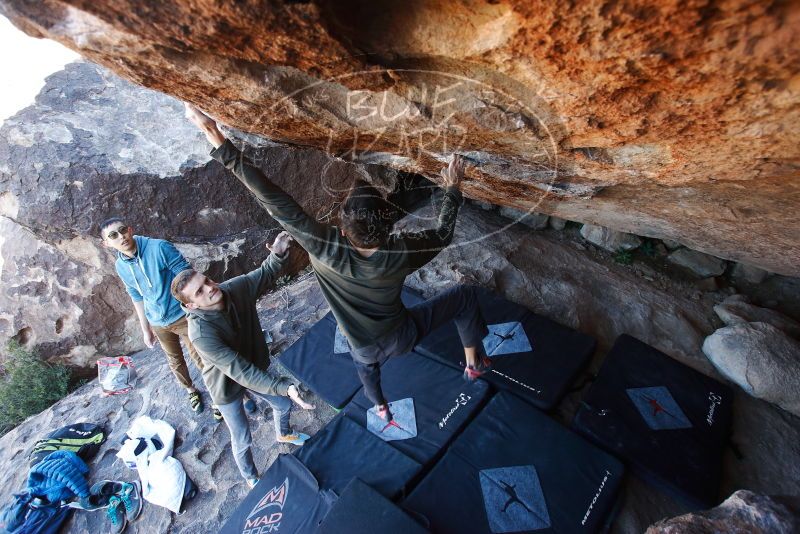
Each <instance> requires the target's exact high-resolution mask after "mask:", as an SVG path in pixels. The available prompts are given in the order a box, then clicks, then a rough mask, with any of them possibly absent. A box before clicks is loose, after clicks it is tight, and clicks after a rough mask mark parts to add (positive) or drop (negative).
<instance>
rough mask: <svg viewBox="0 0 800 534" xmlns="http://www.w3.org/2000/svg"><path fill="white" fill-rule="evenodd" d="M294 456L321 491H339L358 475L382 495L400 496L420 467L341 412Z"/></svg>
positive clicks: (390, 497)
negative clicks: (311, 475)
mask: <svg viewBox="0 0 800 534" xmlns="http://www.w3.org/2000/svg"><path fill="white" fill-rule="evenodd" d="M294 455H295V456H297V458H298V459H299V460H300V461H301V462H302V463H303V465H305V466H306V467H307V468H308V470H309V471H310V472H311V473H312V474H313V475H314V477H315V478H316V479H317V480H318V481H319V487H320V488H322V489H323V490H331V491H333V492H335V493H336V494H337V495H338V494H339V493H341V492H342V491H343V490H344V488H345V487H346V486H347V484H348V483H349V482H350V481H351V480H352V479H353V478H359V479H361V480H362V481H364V482H365V483H367V484H369V485H370V486H371V487H372V488H374V489H375V490H376V491H378V492H379V493H380V494H381V495H383V496H385V497H387V498H389V499H394V498H397V497H398V496H400V495H402V494H403V493H404V492H405V490H406V488H407V487H408V486H409V484H410V482H411V481H412V480H413V479H414V478H415V477H416V476H417V475H418V474H419V473H420V471H421V469H422V466H421V465H420V464H419V463H418V462H417V461H415V460H413V459H411V458H409V457H407V456H405V455H404V454H403V453H401V452H400V451H398V450H397V449H395V448H394V447H392V446H390V445H389V444H388V443H386V442H384V441H382V440H381V439H379V438H377V437H376V436H374V435H373V434H371V433H370V432H369V431H367V429H365V428H363V427H361V426H359V425H358V424H357V423H355V422H354V421H352V420H351V419H349V418H347V417H344V415H343V414H339V415H338V416H336V417H335V418H334V419H333V420H332V421H331V422H330V423H328V424H327V425H325V427H324V428H323V429H322V430H320V431H319V432H317V434H315V435H314V436H313V437H312V438H311V439H309V440H308V441H307V442H306V443H305V444H304V445H303V446H302V447H300V448H299V449H297V450H296V451H295V452H294Z"/></svg>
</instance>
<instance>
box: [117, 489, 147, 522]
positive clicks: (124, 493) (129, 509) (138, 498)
mask: <svg viewBox="0 0 800 534" xmlns="http://www.w3.org/2000/svg"><path fill="white" fill-rule="evenodd" d="M117 496H118V497H119V498H120V499H122V504H123V505H124V506H125V517H126V518H127V520H128V522H131V521H136V519H137V518H138V517H139V514H140V513H142V484H141V483H140V482H139V481H138V480H134V481H133V482H125V483H123V484H122V489H120V491H119V493H118V494H117Z"/></svg>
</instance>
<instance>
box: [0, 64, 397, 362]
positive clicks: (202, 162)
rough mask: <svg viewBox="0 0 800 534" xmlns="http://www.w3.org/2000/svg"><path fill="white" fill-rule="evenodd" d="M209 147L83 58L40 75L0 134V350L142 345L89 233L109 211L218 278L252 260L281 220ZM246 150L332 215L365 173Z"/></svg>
mask: <svg viewBox="0 0 800 534" xmlns="http://www.w3.org/2000/svg"><path fill="white" fill-rule="evenodd" d="M248 140H249V141H254V140H255V141H258V139H256V138H254V137H252V136H251V137H250V138H248ZM210 148H211V146H210V145H209V144H208V142H207V141H206V140H205V138H204V137H203V136H202V134H200V133H199V132H198V131H197V129H196V128H195V127H194V126H192V125H191V124H190V123H189V122H188V121H187V120H186V119H185V118H184V116H183V107H182V105H181V103H180V102H178V101H177V100H175V99H173V98H171V97H168V96H166V95H163V94H160V93H156V92H154V91H150V90H147V89H143V88H141V87H139V86H136V85H133V84H131V83H130V82H127V81H125V80H122V79H121V78H118V77H117V76H116V75H114V74H111V73H110V72H108V71H106V70H105V69H103V68H101V67H98V66H96V65H92V64H90V63H85V62H76V63H73V64H70V65H67V67H66V68H65V70H63V71H61V72H58V73H56V74H54V75H52V76H50V77H49V78H48V80H47V83H46V85H45V87H44V89H43V90H42V91H41V93H40V94H39V96H38V97H37V100H36V103H35V104H34V105H33V106H31V107H29V108H26V109H24V110H22V111H21V112H20V113H18V114H17V115H15V116H14V117H12V118H10V119H8V120H7V121H6V122H5V123H4V124H3V126H2V128H0V191H2V193H0V227H2V233H1V234H0V282H2V288H0V343H4V342H5V340H7V339H10V338H15V339H18V340H20V341H21V342H22V343H23V344H25V345H27V346H29V347H34V346H36V347H37V348H38V350H39V351H40V352H41V353H42V354H43V356H45V357H47V358H51V359H57V360H61V361H66V362H68V363H69V364H70V365H74V366H77V367H86V368H88V367H91V366H92V365H93V363H94V359H95V358H96V357H97V356H102V355H109V354H116V353H124V352H129V351H132V350H137V349H141V348H143V343H142V340H141V335H140V333H139V328H138V325H137V323H136V322H135V321H134V320H131V319H132V318H131V315H132V307H131V304H130V300H129V299H128V297H127V295H126V294H125V293H124V290H123V288H122V285H121V283H120V282H119V281H118V280H117V278H116V274H115V272H114V270H113V256H112V254H111V253H110V252H109V250H108V249H106V248H105V247H103V246H102V245H101V243H100V241H99V239H98V238H97V237H96V226H97V224H98V223H100V222H101V221H103V220H104V219H106V218H108V217H110V216H113V215H119V216H121V217H123V218H125V219H126V221H128V222H129V223H130V224H131V225H132V226H133V227H134V229H135V231H136V232H137V233H140V234H143V235H150V236H154V237H160V238H165V239H169V240H171V241H173V242H174V243H175V244H176V245H177V246H178V248H179V249H180V250H181V251H182V252H183V253H184V254H185V255H186V257H187V259H189V261H190V262H192V263H194V264H195V265H196V266H197V267H198V268H200V269H202V270H205V271H206V272H208V273H209V274H210V275H211V276H214V277H218V278H224V277H228V276H232V275H235V274H239V273H241V272H244V271H246V270H249V269H250V268H252V267H253V266H254V265H256V264H257V263H258V262H260V261H261V260H262V259H263V258H264V256H265V254H266V251H265V249H264V243H265V242H266V241H267V240H268V239H271V238H272V237H274V235H275V233H276V232H277V225H276V224H275V222H274V221H272V219H271V218H270V217H269V216H268V215H267V214H266V212H265V211H264V210H263V209H262V208H261V207H260V206H258V204H257V203H256V202H255V201H254V200H253V198H252V197H251V195H250V194H249V193H248V192H247V191H246V190H245V189H244V187H242V185H241V184H240V183H239V182H238V180H236V178H235V177H234V176H233V175H232V174H231V173H229V172H228V171H226V170H225V169H224V168H223V167H222V166H221V165H220V164H218V163H217V162H215V161H212V160H211V159H210V158H209V156H208V153H209V151H210ZM247 153H248V154H249V155H251V156H252V157H253V159H254V160H256V161H257V162H258V164H259V165H260V166H261V167H262V168H263V169H264V171H265V172H266V173H267V174H268V175H269V176H270V178H272V179H273V180H275V181H276V182H278V183H280V184H282V185H283V186H284V187H286V189H287V190H288V191H290V192H291V193H292V194H293V195H295V196H296V197H297V198H299V199H301V200H302V202H303V203H304V206H305V207H306V208H307V209H308V210H309V211H310V212H311V213H313V214H320V215H324V214H326V213H328V212H330V210H331V208H332V207H333V206H335V204H336V200H337V198H338V196H341V194H342V193H343V192H344V191H345V186H346V185H347V184H349V183H350V182H351V181H352V179H353V177H354V176H356V175H360V174H359V173H361V172H365V171H364V170H363V168H360V167H356V166H354V165H350V164H346V163H343V162H339V161H334V160H332V159H331V158H329V157H328V156H325V155H324V154H322V153H321V152H319V151H314V150H303V149H298V148H286V147H282V146H278V145H276V144H274V143H259V146H258V147H257V148H255V149H253V148H248V149H247ZM391 185H393V184H392V183H391V180H389V183H387V187H391ZM304 261H305V260H304V258H303V257H302V255H298V257H297V260H296V263H295V269H296V268H299V267H301V266H302V264H303V263H304Z"/></svg>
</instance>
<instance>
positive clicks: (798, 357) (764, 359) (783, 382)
mask: <svg viewBox="0 0 800 534" xmlns="http://www.w3.org/2000/svg"><path fill="white" fill-rule="evenodd" d="M703 353H705V355H706V356H707V357H708V359H709V360H710V361H711V363H712V364H713V365H714V367H716V368H717V370H718V371H719V372H720V373H722V374H723V375H724V376H725V377H727V378H728V379H729V380H731V381H732V382H735V383H736V384H738V385H739V386H740V387H741V388H742V389H743V390H744V391H745V392H747V393H749V394H750V395H753V396H754V397H757V398H759V399H764V400H766V401H769V402H772V403H775V404H777V405H778V406H780V407H781V408H783V409H784V410H786V411H788V412H791V413H793V414H795V415H798V416H800V395H799V394H798V392H800V341H797V340H795V339H792V338H790V337H789V336H788V335H786V334H785V333H784V332H783V331H782V330H779V329H777V328H775V327H774V326H772V325H771V324H767V323H740V324H735V325H733V326H728V327H725V328H720V329H719V330H717V331H716V332H714V333H713V334H712V335H710V336H708V338H706V340H705V342H704V343H703Z"/></svg>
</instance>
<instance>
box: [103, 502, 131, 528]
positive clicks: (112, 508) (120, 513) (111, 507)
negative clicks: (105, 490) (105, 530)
mask: <svg viewBox="0 0 800 534" xmlns="http://www.w3.org/2000/svg"><path fill="white" fill-rule="evenodd" d="M106 517H107V518H108V520H109V521H110V522H111V530H110V531H109V532H112V533H113V534H119V533H120V532H123V531H124V530H125V527H127V526H128V519H127V518H126V516H125V505H124V504H122V499H120V498H119V497H117V496H116V495H112V496H111V498H110V499H109V501H108V508H107V509H106Z"/></svg>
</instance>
